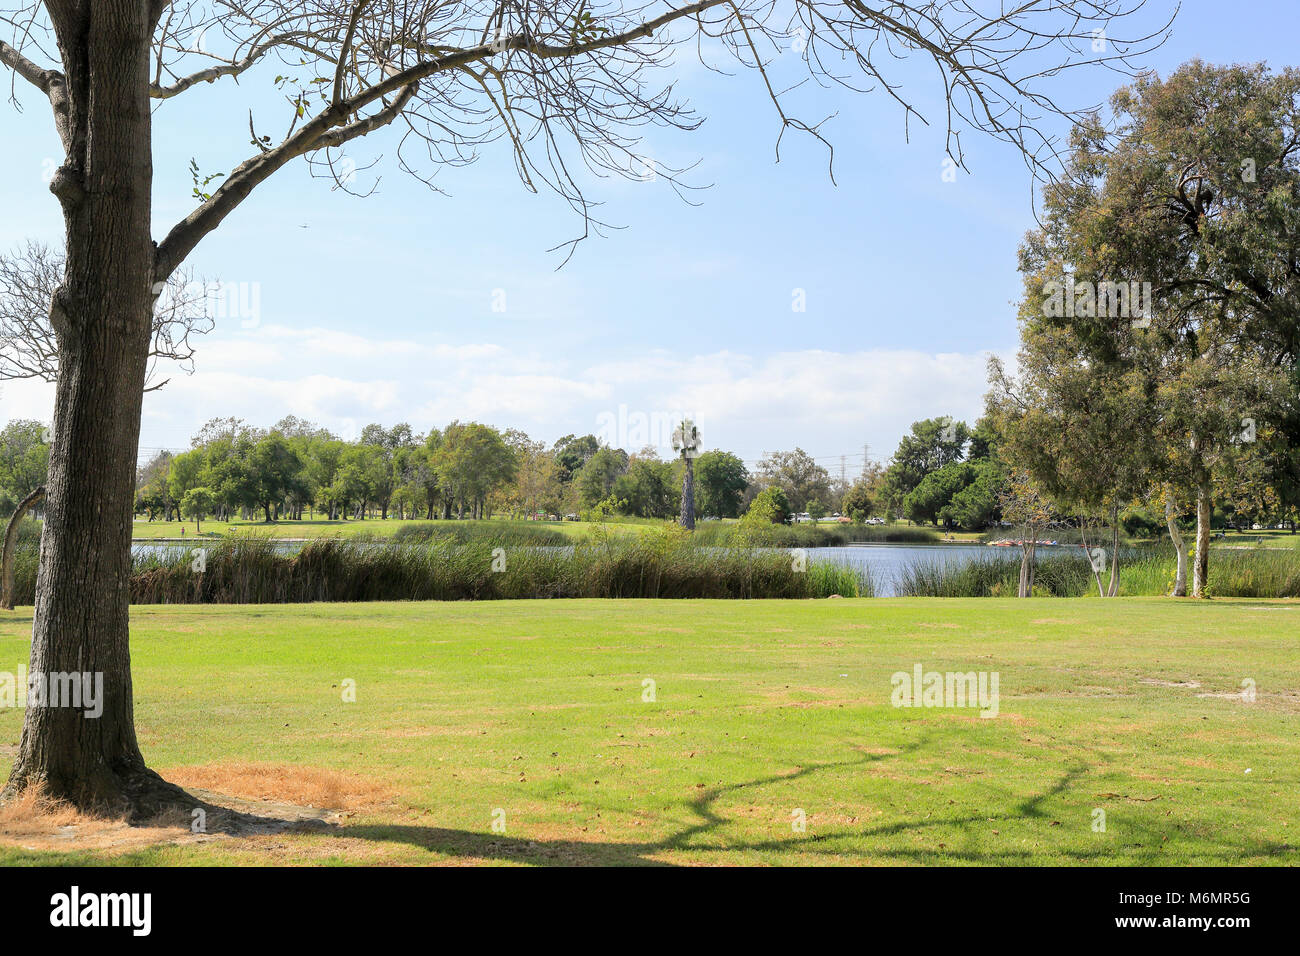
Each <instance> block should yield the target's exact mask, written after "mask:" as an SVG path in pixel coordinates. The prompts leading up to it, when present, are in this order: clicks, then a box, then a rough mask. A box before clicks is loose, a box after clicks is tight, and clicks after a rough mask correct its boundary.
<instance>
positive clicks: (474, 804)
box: [0, 598, 1300, 865]
mask: <svg viewBox="0 0 1300 956" xmlns="http://www.w3.org/2000/svg"><path fill="white" fill-rule="evenodd" d="M30 622H31V611H30V609H22V608H20V609H19V610H18V611H17V612H14V613H9V614H4V613H2V612H0V670H10V671H13V670H15V669H16V668H17V666H18V665H19V664H20V663H25V661H26V659H27V653H28V632H29V628H30ZM1298 643H1300V603H1298V602H1286V601H1253V600H1240V601H1228V600H1215V601H1211V602H1195V603H1193V602H1175V601H1170V600H1167V599H1145V598H1132V599H1121V600H1115V601H1099V600H1087V599H1083V600H1076V599H1033V600H1015V599H1007V600H1002V599H989V598H985V599H973V600H965V599H962V600H936V599H875V600H823V601H765V602H764V601H755V602H741V601H730V602H729V601H613V600H590V601H523V602H512V601H501V602H490V603H388V604H352V605H338V604H315V605H290V606H181V607H138V608H135V609H133V639H132V650H133V661H134V668H135V675H136V713H137V723H138V728H139V734H140V740H141V745H142V747H143V749H144V752H145V754H146V756H147V758H148V759H149V761H150V763H151V764H152V765H153V766H155V767H157V768H160V769H162V770H163V771H164V772H167V771H169V770H170V771H171V772H172V773H173V775H178V776H186V775H189V776H191V777H192V776H195V775H197V776H199V777H201V778H203V779H205V780H211V782H209V783H205V784H204V785H205V786H209V787H211V788H213V789H220V780H221V778H222V775H223V774H229V775H231V776H232V777H234V776H237V775H238V774H240V773H247V772H248V771H247V767H246V765H249V764H254V765H257V768H260V769H258V770H257V772H261V773H264V774H266V775H268V779H272V780H274V779H275V775H276V774H282V775H283V779H284V780H286V781H292V780H293V779H294V774H295V773H301V774H321V773H333V774H336V775H338V776H339V779H345V780H351V781H356V782H357V787H358V788H359V789H360V788H362V787H363V785H365V786H371V787H373V788H375V789H377V790H379V791H381V792H382V793H383V794H384V796H383V799H381V800H371V801H370V802H369V803H367V804H365V805H363V806H361V807H360V809H356V810H355V812H353V814H352V815H350V816H348V817H346V819H345V820H344V821H343V822H342V824H341V825H339V826H338V827H336V828H334V829H332V830H329V831H325V832H316V833H282V834H276V835H273V836H257V837H237V838H236V837H216V838H214V839H212V840H210V841H208V842H204V843H193V842H190V843H180V844H164V845H158V846H149V847H143V848H141V847H133V848H127V849H122V850H118V851H112V850H109V851H100V850H97V851H93V852H92V851H84V850H71V851H69V852H53V851H33V850H25V849H23V848H22V846H21V845H20V844H15V843H13V842H3V843H0V862H8V863H17V862H22V863H34V862H51V863H55V862H78V863H87V862H115V863H127V864H258V863H263V864H265V863H271V864H281V863H286V864H287V863H314V864H331V863H340V864H342V863H396V864H440V863H451V864H461V863H512V864H514V863H517V864H540V865H548V864H591V863H599V864H692V865H699V864H768V863H780V864H807V863H816V864H993V865H1036V864H1081V865H1100V864H1134V865H1166V864H1179V865H1182V864H1228V865H1256V864H1295V863H1298V862H1300V854H1298V846H1300V801H1298V800H1297V799H1296V794H1297V792H1300V666H1298V665H1297V661H1298V660H1300V657H1298V655H1297V651H1298V650H1300V647H1298V646H1297V645H1298ZM916 663H920V664H922V665H923V666H924V668H925V669H926V670H927V671H928V670H937V671H962V672H965V671H996V672H998V674H999V677H1000V714H999V715H998V716H997V717H996V718H993V719H981V718H980V717H979V716H978V711H976V710H974V709H959V708H948V709H943V708H915V709H906V708H895V707H893V706H891V704H890V694H891V690H892V687H891V680H890V678H891V675H892V674H893V673H895V672H896V671H909V672H910V671H911V669H912V667H913V665H914V664H916ZM347 679H351V680H354V681H355V682H356V694H357V699H356V702H355V703H345V702H343V700H342V694H341V687H342V685H343V682H344V681H345V680H347ZM1245 679H1250V680H1252V681H1254V682H1255V687H1256V693H1257V697H1256V699H1255V700H1254V701H1253V702H1249V701H1246V700H1244V699H1243V697H1242V695H1241V689H1242V682H1243V680H1245ZM646 680H653V681H654V682H655V683H654V694H653V697H654V700H652V701H651V700H643V695H644V696H649V695H646V694H645V690H644V684H643V682H644V681H646ZM20 724H21V714H20V713H19V712H17V711H15V710H8V711H3V710H0V772H4V773H7V771H8V767H9V763H10V762H11V760H12V754H13V752H14V747H15V746H16V744H17V742H18V738H19V732H20ZM195 767H198V768H204V769H202V770H201V771H195V770H192V769H191V770H186V769H185V768H195ZM286 786H289V784H286ZM266 791H267V792H266V793H264V794H252V796H265V797H268V798H273V799H285V798H289V797H292V793H280V792H276V790H275V785H274V783H272V784H268V785H267V787H266ZM796 811H802V812H803V814H804V815H806V821H807V825H806V830H804V831H803V832H799V831H797V830H796V829H795V827H794V826H792V824H793V823H794V822H795V821H796V820H797V819H798V813H797V812H796ZM1097 811H1104V813H1105V830H1104V832H1099V831H1096V830H1094V823H1095V821H1098V820H1099V819H1100V817H1099V816H1098V815H1097ZM494 814H495V817H494ZM502 814H504V816H502ZM494 819H495V820H498V821H504V825H505V832H504V833H499V832H494V831H493V828H492V825H493V822H494Z"/></svg>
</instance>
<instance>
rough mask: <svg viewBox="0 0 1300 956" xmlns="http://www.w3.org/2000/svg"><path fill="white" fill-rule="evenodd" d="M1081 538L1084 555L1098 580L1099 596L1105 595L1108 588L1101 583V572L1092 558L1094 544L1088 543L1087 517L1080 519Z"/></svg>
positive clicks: (1094, 578)
mask: <svg viewBox="0 0 1300 956" xmlns="http://www.w3.org/2000/svg"><path fill="white" fill-rule="evenodd" d="M1079 540H1080V541H1081V542H1083V557H1084V560H1086V561H1087V562H1088V566H1089V567H1091V568H1092V579H1093V580H1094V581H1096V582H1097V597H1105V596H1106V589H1105V588H1104V587H1103V586H1102V583H1101V572H1100V571H1098V570H1097V566H1096V564H1094V563H1093V560H1092V545H1090V544H1089V543H1088V523H1087V521H1086V520H1085V519H1080V520H1079Z"/></svg>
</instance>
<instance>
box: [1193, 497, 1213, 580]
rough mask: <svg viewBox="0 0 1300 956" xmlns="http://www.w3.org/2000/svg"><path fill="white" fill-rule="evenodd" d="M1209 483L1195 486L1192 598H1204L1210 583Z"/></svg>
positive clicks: (1210, 512) (1210, 514)
mask: <svg viewBox="0 0 1300 956" xmlns="http://www.w3.org/2000/svg"><path fill="white" fill-rule="evenodd" d="M1212 513H1213V512H1212V509H1211V506H1210V483H1209V481H1208V480H1203V481H1201V483H1200V484H1199V485H1197V486H1196V560H1195V562H1194V563H1193V567H1192V597H1205V588H1206V586H1207V585H1208V584H1209V583H1210V518H1211V516H1212Z"/></svg>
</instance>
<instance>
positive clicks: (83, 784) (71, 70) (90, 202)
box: [6, 0, 183, 817]
mask: <svg viewBox="0 0 1300 956" xmlns="http://www.w3.org/2000/svg"><path fill="white" fill-rule="evenodd" d="M150 7H151V4H150V3H148V2H145V0H97V2H95V3H93V4H85V5H84V6H81V7H79V8H77V12H72V13H65V14H64V20H68V21H71V20H76V21H77V22H62V23H61V29H60V30H59V47H60V52H61V53H62V57H63V61H64V67H65V72H66V75H67V87H68V94H69V103H68V114H67V135H66V143H67V146H68V157H67V160H66V162H65V164H64V166H63V167H62V168H61V169H60V170H59V171H58V173H56V175H55V177H54V182H53V183H52V184H51V189H52V190H53V191H55V193H56V194H57V195H58V196H59V199H60V201H61V202H62V204H63V211H64V220H65V224H66V227H67V235H66V243H67V261H66V268H65V273H64V279H63V283H62V284H61V285H60V287H59V289H58V290H57V291H56V292H55V295H54V299H53V302H52V304H51V308H50V321H51V325H52V326H53V328H54V330H55V331H56V333H57V334H58V342H59V377H58V384H57V386H56V391H55V409H54V427H53V439H52V441H51V447H50V465H49V473H50V474H49V483H48V485H47V492H48V496H47V507H46V513H45V525H44V529H43V532H42V534H41V558H40V570H39V572H38V575H37V584H36V614H35V622H34V624H33V627H32V658H31V673H32V674H33V675H50V674H55V673H59V674H70V675H82V677H83V680H84V679H86V675H90V679H92V680H94V681H98V680H100V679H102V708H103V709H102V712H101V713H100V714H99V715H98V716H97V717H92V716H89V714H88V712H87V711H86V710H85V709H84V708H78V707H70V706H39V707H37V706H29V707H28V708H27V710H26V714H25V717H24V721H23V732H22V739H21V742H20V744H19V749H18V754H17V757H16V759H15V760H14V765H13V771H12V773H11V775H10V778H9V784H8V786H7V787H6V793H10V794H12V793H14V792H17V791H18V790H20V789H22V788H23V787H26V786H28V785H33V784H39V785H42V786H43V787H44V788H45V790H46V792H47V793H49V794H50V795H52V796H55V797H60V798H63V799H66V800H69V801H71V802H72V803H74V804H75V805H77V806H79V807H83V808H111V809H115V810H128V811H130V812H131V813H132V814H133V815H134V816H137V817H138V816H142V815H147V814H149V813H152V812H155V811H156V810H158V809H160V808H161V807H163V806H165V805H168V804H170V803H173V802H176V801H177V800H178V799H180V798H183V793H182V791H180V790H179V789H177V788H174V787H171V786H170V785H168V784H166V783H164V782H163V781H162V779H161V778H159V777H158V776H157V775H156V774H154V773H153V772H152V771H150V770H148V769H147V768H146V766H145V762H144V758H143V757H142V756H141V753H140V748H139V745H138V744H137V742H136V736H135V723H134V712H133V705H132V689H131V654H130V650H129V646H128V636H129V635H128V601H129V597H130V590H129V576H130V570H131V514H132V506H133V504H134V497H135V495H134V491H135V488H134V486H135V456H136V448H137V445H138V442H139V431H140V407H141V400H142V392H143V388H144V380H145V365H146V359H147V353H148V349H149V340H150V326H151V321H150V315H151V312H152V306H153V295H152V287H153V282H154V278H153V270H154V246H153V242H152V240H151V238H150V191H151V186H152V158H151V140H150V110H149V96H148V84H149V39H150V35H151V34H152V20H151V16H150Z"/></svg>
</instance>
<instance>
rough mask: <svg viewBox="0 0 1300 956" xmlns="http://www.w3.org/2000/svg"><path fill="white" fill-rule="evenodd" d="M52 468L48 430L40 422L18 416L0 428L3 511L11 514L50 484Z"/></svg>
mask: <svg viewBox="0 0 1300 956" xmlns="http://www.w3.org/2000/svg"><path fill="white" fill-rule="evenodd" d="M49 470H50V446H49V440H48V437H47V429H46V427H45V426H44V425H42V424H41V423H40V422H36V421H31V420H26V419H16V420H14V421H11V422H9V423H8V424H7V425H5V427H4V428H3V429H0V510H3V512H4V514H6V515H8V514H10V513H12V512H13V510H14V509H15V508H16V507H17V506H18V502H20V501H22V500H23V499H24V498H26V497H27V495H28V494H30V493H31V492H32V491H34V490H35V489H37V488H39V487H41V486H42V485H44V484H46V482H47V481H48V478H49Z"/></svg>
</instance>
